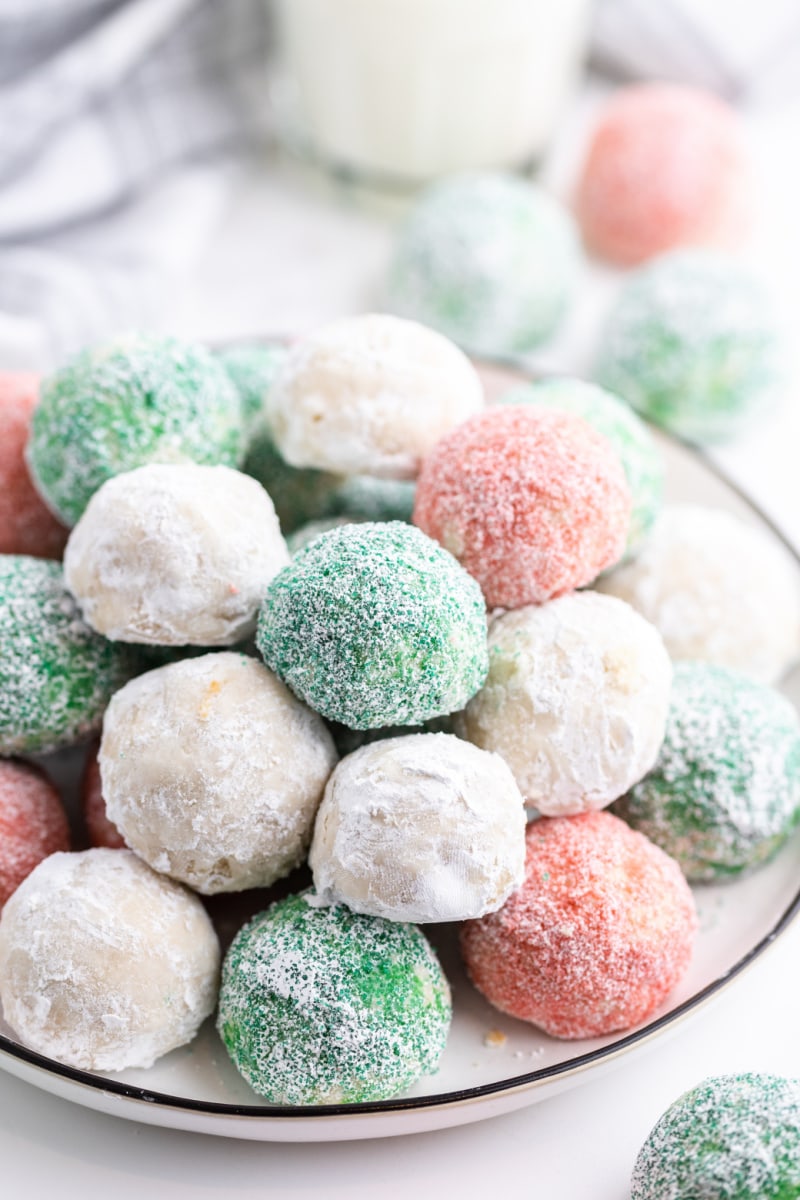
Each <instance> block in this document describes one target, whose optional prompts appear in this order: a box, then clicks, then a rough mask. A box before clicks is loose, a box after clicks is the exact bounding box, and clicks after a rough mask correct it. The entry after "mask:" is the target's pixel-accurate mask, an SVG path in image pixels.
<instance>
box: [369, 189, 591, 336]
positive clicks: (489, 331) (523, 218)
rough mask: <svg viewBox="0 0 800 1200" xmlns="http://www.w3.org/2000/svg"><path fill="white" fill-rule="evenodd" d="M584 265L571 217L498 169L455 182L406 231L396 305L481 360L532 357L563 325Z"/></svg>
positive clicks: (392, 279) (399, 252)
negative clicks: (580, 269) (537, 348)
mask: <svg viewBox="0 0 800 1200" xmlns="http://www.w3.org/2000/svg"><path fill="white" fill-rule="evenodd" d="M579 263H580V250H579V244H578V237H577V233H576V229H575V226H574V223H573V220H572V217H571V216H570V214H569V213H568V212H567V210H566V209H564V208H562V206H561V205H560V204H559V203H558V201H557V200H554V199H553V198H552V197H551V196H549V195H548V194H547V193H546V192H545V191H544V190H543V189H542V188H540V187H537V185H536V184H534V183H530V182H529V181H527V180H523V179H520V178H519V177H518V176H516V175H505V174H502V173H500V172H496V173H495V172H485V173H474V174H465V175H457V176H451V177H450V178H449V179H445V180H443V181H441V182H438V183H434V184H433V185H432V186H431V187H429V188H427V189H426V190H425V191H424V192H423V193H422V194H421V195H420V197H419V198H418V199H417V201H416V203H415V204H414V206H413V208H412V209H411V212H410V214H409V216H408V218H407V220H406V222H405V224H404V226H403V227H402V228H401V230H400V233H399V235H398V239H397V245H396V247H395V252H394V259H393V263H392V266H391V270H390V276H389V286H388V299H389V307H390V308H391V310H392V311H393V312H396V313H399V314H400V316H404V317H412V318H413V319H414V320H416V321H422V323H423V324H424V325H430V326H431V327H432V328H433V329H438V330H440V331H441V332H442V333H444V334H446V336H447V337H450V338H452V339H453V341H454V342H457V343H458V344H459V345H460V346H463V347H464V349H465V350H468V351H470V352H471V353H473V354H485V355H488V356H489V357H492V356H497V355H508V354H524V353H526V352H527V351H529V350H532V349H534V347H536V346H538V345H539V343H540V342H542V341H544V340H545V339H546V338H548V337H549V336H550V335H551V334H552V333H553V332H554V331H555V330H556V328H557V327H558V325H559V324H560V323H561V320H562V318H563V317H564V315H565V313H566V310H567V306H568V304H569V303H570V301H571V300H572V297H573V294H574V292H575V288H576V284H577V279H578V268H579Z"/></svg>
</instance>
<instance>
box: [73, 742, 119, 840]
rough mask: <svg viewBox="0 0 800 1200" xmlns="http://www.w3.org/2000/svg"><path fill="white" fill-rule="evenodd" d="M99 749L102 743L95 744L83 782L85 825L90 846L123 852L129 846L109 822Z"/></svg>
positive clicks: (87, 761) (88, 759)
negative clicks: (101, 776) (101, 779)
mask: <svg viewBox="0 0 800 1200" xmlns="http://www.w3.org/2000/svg"><path fill="white" fill-rule="evenodd" d="M99 749H100V743H99V742H95V743H93V745H92V748H91V750H90V751H89V756H88V758H87V759H86V767H85V768H84V772H83V780H82V781H81V799H82V801H83V823H84V825H85V826H86V832H87V833H88V835H89V845H90V846H105V847H106V849H108V850H123V849H125V847H126V846H127V842H126V841H125V839H124V837H123V836H122V834H121V833H120V831H119V830H118V829H117V827H116V825H115V824H114V822H113V821H109V819H108V814H107V813H106V802H105V798H104V796H103V785H102V783H101V781H100V764H99V762H98V761H97V752H98V750H99Z"/></svg>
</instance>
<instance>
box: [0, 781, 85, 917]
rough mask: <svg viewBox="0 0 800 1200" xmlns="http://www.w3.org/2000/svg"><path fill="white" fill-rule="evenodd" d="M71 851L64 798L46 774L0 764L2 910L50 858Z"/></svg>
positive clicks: (0, 885)
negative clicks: (34, 871)
mask: <svg viewBox="0 0 800 1200" xmlns="http://www.w3.org/2000/svg"><path fill="white" fill-rule="evenodd" d="M58 850H69V826H68V825H67V815H66V813H65V812H64V806H63V805H62V803H61V798H60V796H59V794H58V792H57V791H56V789H55V788H54V787H53V785H52V784H51V783H50V782H49V781H48V779H47V777H46V776H45V774H44V772H43V771H40V770H38V769H37V768H36V767H32V766H30V765H29V764H28V763H23V762H14V761H13V760H0V910H2V908H3V905H4V904H5V902H6V901H7V900H8V898H9V896H10V895H11V893H12V892H13V891H14V890H15V888H17V887H19V885H20V884H21V883H22V881H23V879H25V877H26V876H27V875H30V873H31V871H32V870H33V868H34V867H35V866H36V865H37V863H39V862H41V861H42V859H43V858H47V856H48V854H55V853H56V851H58Z"/></svg>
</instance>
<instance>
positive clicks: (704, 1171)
mask: <svg viewBox="0 0 800 1200" xmlns="http://www.w3.org/2000/svg"><path fill="white" fill-rule="evenodd" d="M695 1196H696V1197H698V1198H699V1197H708V1198H709V1200H756V1198H759V1200H760V1198H762V1197H763V1200H767V1198H768V1197H774V1198H775V1200H780V1198H781V1197H785V1198H786V1200H791V1198H792V1197H797V1196H800V1080H798V1079H785V1078H783V1077H782V1076H780V1075H763V1074H756V1073H755V1072H752V1073H751V1072H746V1073H743V1074H741V1075H717V1076H713V1077H712V1078H710V1079H704V1080H703V1082H702V1083H700V1084H698V1086H697V1087H694V1088H692V1089H691V1091H688V1092H685V1093H684V1094H683V1095H682V1096H681V1097H680V1098H679V1099H678V1100H676V1101H675V1103H674V1104H671V1105H670V1107H669V1108H668V1109H667V1111H666V1112H665V1113H664V1114H663V1116H662V1117H661V1118H660V1120H659V1121H658V1123H657V1124H656V1125H655V1127H654V1128H653V1129H652V1130H651V1132H650V1133H649V1134H648V1136H647V1140H646V1141H645V1143H644V1145H643V1146H642V1148H641V1150H640V1151H639V1155H638V1157H637V1159H636V1164H635V1166H634V1168H633V1177H632V1179H631V1200H688V1198H689V1197H695Z"/></svg>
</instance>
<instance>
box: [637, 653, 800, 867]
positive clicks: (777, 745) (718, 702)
mask: <svg viewBox="0 0 800 1200" xmlns="http://www.w3.org/2000/svg"><path fill="white" fill-rule="evenodd" d="M614 811H615V812H617V813H618V814H619V815H620V816H621V817H623V818H624V819H625V820H626V821H627V822H628V823H629V824H630V825H632V826H634V828H636V829H639V830H641V831H642V833H645V834H646V835H647V836H648V837H649V838H651V839H652V840H653V841H654V842H656V843H657V844H658V845H659V846H661V847H663V849H664V850H666V851H667V853H668V854H671V855H672V857H673V858H675V859H676V860H677V861H678V862H679V863H680V865H681V868H682V869H683V871H684V873H685V874H686V876H687V878H689V879H691V880H698V881H706V882H708V881H711V880H718V879H726V878H731V877H733V876H736V875H739V874H741V873H742V872H743V871H746V870H749V869H752V868H753V867H756V866H758V865H759V864H761V863H762V862H766V861H767V860H768V859H769V858H771V857H772V856H773V854H775V853H776V851H777V850H778V849H779V847H780V846H782V845H783V843H784V842H785V840H786V838H787V837H788V836H789V834H790V833H791V831H792V829H793V828H794V826H795V825H796V824H797V821H798V819H800V721H798V716H797V712H796V710H795V708H794V706H793V705H792V704H791V702H790V701H789V700H787V699H786V697H785V696H782V695H780V693H778V692H776V691H774V690H773V689H772V688H769V687H765V686H763V685H762V684H758V683H754V682H752V680H750V679H748V678H747V677H746V676H744V675H740V674H738V673H735V672H733V671H726V670H724V669H723V668H720V667H712V666H708V665H707V664H705V663H689V662H684V663H677V664H676V666H675V677H674V682H673V688H672V697H671V701H670V711H669V716H668V718H667V728H666V733H665V736H664V741H663V744H662V746H661V749H660V751H659V755H658V760H657V761H656V764H655V766H654V767H653V770H652V771H651V772H650V774H649V775H647V776H646V777H645V778H644V779H643V780H642V781H641V782H640V783H638V784H637V785H636V786H635V787H634V788H633V789H632V790H631V792H630V794H629V795H627V796H625V797H624V798H623V799H622V800H620V801H619V802H618V804H616V805H615V809H614Z"/></svg>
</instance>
